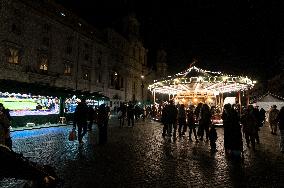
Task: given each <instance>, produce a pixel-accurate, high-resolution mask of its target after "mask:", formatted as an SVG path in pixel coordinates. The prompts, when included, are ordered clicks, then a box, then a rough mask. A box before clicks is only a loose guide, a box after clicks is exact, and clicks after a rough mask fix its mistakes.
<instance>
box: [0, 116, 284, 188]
mask: <svg viewBox="0 0 284 188" xmlns="http://www.w3.org/2000/svg"><path fill="white" fill-rule="evenodd" d="M71 128H72V127H71V126H61V127H51V128H43V129H36V130H25V131H15V132H13V133H12V136H13V144H14V145H13V149H14V150H15V151H16V152H18V153H23V155H24V156H25V157H27V158H29V159H30V160H31V161H34V162H37V163H39V164H42V165H43V164H48V165H51V166H53V167H55V169H56V172H57V174H58V175H59V176H60V177H61V178H63V179H64V180H65V186H64V187H72V188H77V187H78V188H89V187H90V188H91V187H284V156H283V154H282V153H280V151H279V140H280V138H279V136H273V135H271V134H270V132H269V129H268V127H267V126H265V127H263V128H261V130H260V141H261V143H260V144H259V145H257V147H256V151H255V152H254V151H252V150H251V149H248V148H246V147H244V160H243V161H241V162H236V161H232V160H230V159H227V158H226V157H225V155H224V150H223V135H222V134H223V129H222V128H217V132H218V141H217V149H218V151H217V152H216V153H215V154H211V153H210V145H209V143H208V142H205V141H203V142H199V143H196V142H190V141H189V139H188V137H182V138H179V137H178V138H177V139H176V140H172V139H170V138H167V137H166V138H163V137H162V136H161V131H162V126H161V125H160V123H158V122H155V121H152V120H146V121H145V122H143V121H140V122H138V123H137V124H136V125H135V126H134V127H133V128H129V127H123V128H119V127H118V122H117V121H116V120H112V121H111V123H110V126H109V132H108V138H109V139H108V143H107V144H106V145H103V146H100V145H97V134H96V133H97V129H96V128H94V129H93V130H92V132H88V134H87V135H86V136H85V138H84V142H85V144H84V145H83V146H82V147H80V146H79V144H78V142H77V141H76V142H71V141H68V133H69V131H70V130H71ZM244 145H245V144H244ZM22 184H23V182H22V181H16V180H14V179H4V180H2V181H0V187H1V188H2V187H3V188H6V187H7V188H8V187H17V186H18V187H19V185H22Z"/></svg>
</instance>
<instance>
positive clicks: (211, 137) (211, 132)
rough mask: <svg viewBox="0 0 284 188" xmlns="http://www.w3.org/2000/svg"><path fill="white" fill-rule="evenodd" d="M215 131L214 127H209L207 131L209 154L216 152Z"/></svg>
mask: <svg viewBox="0 0 284 188" xmlns="http://www.w3.org/2000/svg"><path fill="white" fill-rule="evenodd" d="M217 138H218V136H217V131H216V129H215V125H213V124H212V125H211V128H210V130H209V140H210V149H211V152H216V151H217V149H216V141H217Z"/></svg>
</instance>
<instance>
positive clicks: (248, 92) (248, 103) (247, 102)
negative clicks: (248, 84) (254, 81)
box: [247, 89, 250, 107]
mask: <svg viewBox="0 0 284 188" xmlns="http://www.w3.org/2000/svg"><path fill="white" fill-rule="evenodd" d="M249 97H250V96H249V89H248V90H247V107H248V106H249Z"/></svg>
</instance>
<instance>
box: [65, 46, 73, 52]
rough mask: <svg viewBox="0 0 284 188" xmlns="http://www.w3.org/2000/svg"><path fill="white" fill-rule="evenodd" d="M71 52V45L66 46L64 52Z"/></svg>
mask: <svg viewBox="0 0 284 188" xmlns="http://www.w3.org/2000/svg"><path fill="white" fill-rule="evenodd" d="M71 53H72V47H71V46H67V48H66V54H71Z"/></svg>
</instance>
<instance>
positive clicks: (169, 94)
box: [169, 93, 171, 101]
mask: <svg viewBox="0 0 284 188" xmlns="http://www.w3.org/2000/svg"><path fill="white" fill-rule="evenodd" d="M170 100H171V94H170V93H169V101H170Z"/></svg>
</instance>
